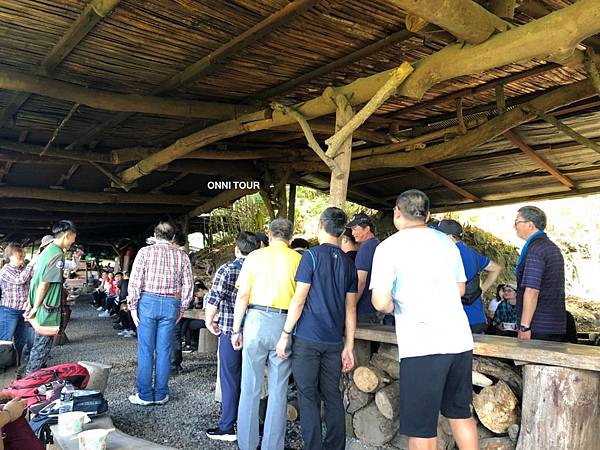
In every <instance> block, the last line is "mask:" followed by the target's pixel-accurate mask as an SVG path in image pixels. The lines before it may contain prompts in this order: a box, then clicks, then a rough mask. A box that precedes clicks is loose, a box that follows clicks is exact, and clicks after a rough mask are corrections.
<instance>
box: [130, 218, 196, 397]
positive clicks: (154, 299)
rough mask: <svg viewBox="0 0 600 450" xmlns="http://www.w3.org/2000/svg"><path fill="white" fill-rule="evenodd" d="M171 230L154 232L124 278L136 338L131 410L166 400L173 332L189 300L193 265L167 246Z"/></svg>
mask: <svg viewBox="0 0 600 450" xmlns="http://www.w3.org/2000/svg"><path fill="white" fill-rule="evenodd" d="M175 231H176V229H175V227H174V226H173V225H171V224H170V223H168V222H161V223H159V224H158V225H157V226H156V227H155V228H154V244H152V245H148V246H146V247H144V248H142V249H141V250H140V251H139V252H138V254H137V256H136V258H135V261H134V262H133V268H132V270H131V276H130V278H129V286H128V295H127V305H128V307H129V310H130V311H131V316H132V318H133V321H134V323H135V325H136V326H137V335H138V367H137V375H136V387H137V391H138V393H137V394H134V395H130V396H129V401H130V402H131V403H133V404H135V405H142V406H147V405H164V404H165V403H167V402H168V401H169V374H170V369H171V358H170V356H171V344H172V338H173V330H174V328H175V324H176V323H177V322H178V321H179V320H180V319H181V317H182V316H183V312H184V311H185V310H186V309H187V308H188V306H189V304H190V302H191V301H192V292H193V281H192V266H191V263H190V259H189V257H188V255H186V254H185V253H184V252H182V251H180V250H179V249H178V248H175V247H174V246H173V245H172V241H173V237H174V236H175ZM155 371H156V376H155V377H154V378H155V379H154V385H153V384H152V379H153V375H154V372H155Z"/></svg>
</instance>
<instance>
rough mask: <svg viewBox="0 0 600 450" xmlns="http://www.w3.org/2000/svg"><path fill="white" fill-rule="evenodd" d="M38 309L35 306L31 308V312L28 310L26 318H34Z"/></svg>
mask: <svg viewBox="0 0 600 450" xmlns="http://www.w3.org/2000/svg"><path fill="white" fill-rule="evenodd" d="M37 311H38V309H37V307H35V306H34V307H33V308H30V309H29V312H27V315H26V316H25V319H27V320H31V319H33V318H34V317H35V315H36V314H37Z"/></svg>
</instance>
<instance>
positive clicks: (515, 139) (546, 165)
mask: <svg viewBox="0 0 600 450" xmlns="http://www.w3.org/2000/svg"><path fill="white" fill-rule="evenodd" d="M504 137H505V138H506V139H508V140H509V141H510V142H512V143H513V144H514V145H515V146H516V147H517V148H518V149H519V150H521V151H522V152H523V153H525V154H526V155H527V156H528V157H529V158H530V159H531V160H532V161H534V162H535V163H536V164H537V165H538V166H539V167H540V168H542V169H544V170H545V171H547V172H548V173H549V174H551V175H552V176H553V177H554V178H556V179H557V180H558V181H559V182H560V183H562V184H563V185H565V186H566V187H568V188H569V189H575V183H573V181H571V180H570V179H569V178H568V177H566V176H565V175H564V174H563V173H561V171H560V170H558V169H557V168H556V166H554V164H552V163H551V162H549V161H546V160H545V159H544V158H542V157H541V156H540V155H538V154H537V153H536V152H535V151H533V149H532V148H531V147H530V146H529V145H527V143H526V142H525V141H523V139H522V138H521V137H520V136H519V135H518V134H517V133H515V132H514V131H507V132H506V133H504Z"/></svg>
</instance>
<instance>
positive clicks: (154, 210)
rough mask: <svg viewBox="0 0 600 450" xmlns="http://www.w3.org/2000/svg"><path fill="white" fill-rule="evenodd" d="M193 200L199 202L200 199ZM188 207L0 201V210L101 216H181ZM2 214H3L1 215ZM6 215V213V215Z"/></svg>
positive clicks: (18, 200)
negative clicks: (97, 214)
mask: <svg viewBox="0 0 600 450" xmlns="http://www.w3.org/2000/svg"><path fill="white" fill-rule="evenodd" d="M195 198H197V199H199V201H200V200H201V198H200V197H198V196H196V197H195ZM190 208H191V207H190V206H189V205H162V204H161V205H159V206H156V205H134V204H126V205H119V204H116V205H97V204H81V203H67V202H62V201H61V202H56V201H54V202H44V201H31V200H22V199H4V198H3V199H0V210H2V211H5V210H18V211H29V210H31V211H41V212H45V211H56V212H65V213H79V214H83V213H101V214H136V215H137V214H140V215H141V214H181V213H183V212H184V211H185V210H186V209H190ZM3 214H4V213H3ZM7 214H8V213H7Z"/></svg>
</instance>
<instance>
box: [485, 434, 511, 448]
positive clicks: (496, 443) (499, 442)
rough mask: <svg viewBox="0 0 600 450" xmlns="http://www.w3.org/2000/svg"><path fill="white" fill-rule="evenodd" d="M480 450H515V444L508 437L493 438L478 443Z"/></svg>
mask: <svg viewBox="0 0 600 450" xmlns="http://www.w3.org/2000/svg"><path fill="white" fill-rule="evenodd" d="M479 448H480V450H515V444H514V442H512V441H511V440H510V438H509V437H508V436H503V437H493V438H487V439H482V440H480V441H479Z"/></svg>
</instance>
